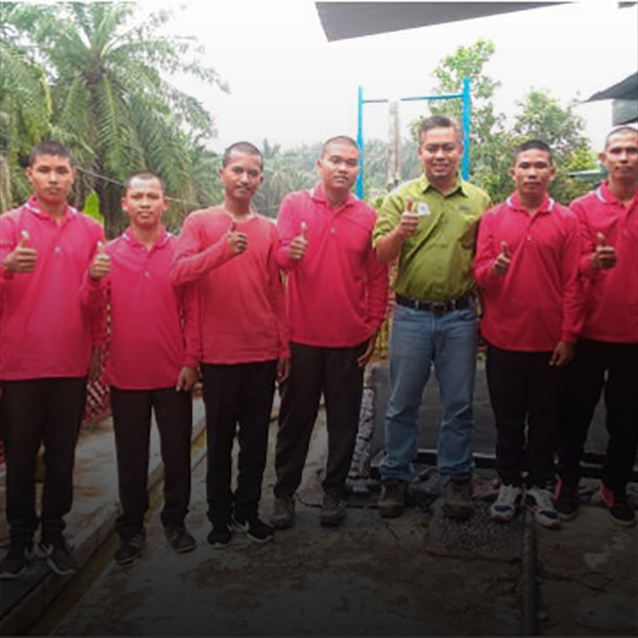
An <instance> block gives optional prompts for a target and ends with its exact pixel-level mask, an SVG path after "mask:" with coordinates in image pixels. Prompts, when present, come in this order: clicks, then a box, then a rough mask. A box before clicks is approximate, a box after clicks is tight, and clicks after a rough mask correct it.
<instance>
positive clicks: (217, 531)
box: [208, 519, 233, 549]
mask: <svg viewBox="0 0 638 638" xmlns="http://www.w3.org/2000/svg"><path fill="white" fill-rule="evenodd" d="M232 535H233V529H232V527H231V525H230V522H229V521H228V519H223V520H222V519H220V520H215V521H213V529H212V530H211V531H210V533H209V534H208V542H209V543H210V544H211V545H212V546H213V547H214V548H216V549H218V548H220V547H225V546H226V545H228V543H230V539H231V537H232Z"/></svg>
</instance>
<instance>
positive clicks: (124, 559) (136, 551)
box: [115, 530, 146, 565]
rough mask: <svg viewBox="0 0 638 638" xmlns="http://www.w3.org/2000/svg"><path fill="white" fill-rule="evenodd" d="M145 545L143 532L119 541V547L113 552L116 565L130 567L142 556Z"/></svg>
mask: <svg viewBox="0 0 638 638" xmlns="http://www.w3.org/2000/svg"><path fill="white" fill-rule="evenodd" d="M145 544H146V534H145V533H144V531H143V530H142V531H139V532H138V533H137V534H135V535H134V536H129V537H128V538H122V539H120V546H119V547H118V549H117V551H116V552H115V562H116V563H117V564H118V565H130V564H131V563H132V562H133V561H135V560H137V559H138V558H139V557H140V556H141V555H142V549H143V548H144V545H145Z"/></svg>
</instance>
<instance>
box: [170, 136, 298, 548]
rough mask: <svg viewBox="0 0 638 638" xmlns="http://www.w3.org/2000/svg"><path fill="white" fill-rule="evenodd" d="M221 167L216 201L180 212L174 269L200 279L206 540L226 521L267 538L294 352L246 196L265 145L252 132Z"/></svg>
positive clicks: (269, 242) (273, 246) (269, 225)
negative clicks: (272, 441) (271, 471)
mask: <svg viewBox="0 0 638 638" xmlns="http://www.w3.org/2000/svg"><path fill="white" fill-rule="evenodd" d="M219 177H220V179H221V182H222V184H223V186H224V201H223V203H222V205H221V206H213V207H211V208H206V209H204V210H199V211H195V212H193V213H191V214H190V215H189V216H188V217H187V218H186V221H185V222H184V227H183V229H182V233H181V235H180V237H179V242H178V246H177V251H176V253H175V259H174V261H173V266H172V270H171V273H172V277H173V280H174V281H176V282H189V281H195V282H198V283H199V288H200V291H201V297H202V349H203V355H202V360H203V364H202V372H203V375H204V404H205V405H206V435H207V441H208V443H207V446H208V455H207V460H208V468H207V474H206V497H207V500H208V519H209V520H210V522H211V523H212V525H213V528H212V530H211V531H210V533H209V535H208V542H209V543H210V544H211V545H212V546H213V547H215V548H221V547H224V546H225V545H226V544H228V543H229V542H230V540H231V536H232V527H231V522H232V523H234V524H235V526H236V527H238V528H240V529H241V530H242V531H244V532H245V533H246V535H247V536H248V538H249V539H250V540H252V541H255V542H258V543H265V542H268V541H271V540H272V539H273V529H272V527H271V526H270V525H268V524H267V523H265V522H264V521H262V520H261V518H260V517H259V501H260V499H261V484H262V479H263V473H264V468H265V466H266V454H267V451H268V430H269V426H270V414H271V410H272V402H273V397H274V393H275V383H276V380H277V379H278V380H279V381H283V380H284V379H285V378H286V376H287V374H288V365H289V356H290V355H289V349H288V331H287V327H286V321H285V314H284V296H283V283H282V279H281V273H280V271H279V268H278V267H277V262H276V258H275V254H276V251H277V230H276V228H275V224H274V223H273V221H272V220H271V219H268V218H266V217H263V216H262V215H259V214H258V213H257V212H256V211H255V210H254V209H253V207H252V205H251V202H252V199H253V197H254V195H255V193H256V192H257V189H258V188H259V186H260V184H261V183H262V181H263V179H264V178H263V158H262V155H261V153H260V152H259V150H258V149H257V148H256V147H255V146H254V145H253V144H250V143H249V142H237V143H235V144H232V145H231V146H229V147H228V148H227V149H226V151H225V153H224V157H223V159H222V168H221V169H220V171H219ZM238 426H239V427H238ZM237 431H238V432H237ZM236 432H237V438H238V441H239V455H238V460H237V469H238V475H237V489H236V490H235V492H234V493H233V491H232V481H231V476H232V449H233V443H234V441H235V434H236Z"/></svg>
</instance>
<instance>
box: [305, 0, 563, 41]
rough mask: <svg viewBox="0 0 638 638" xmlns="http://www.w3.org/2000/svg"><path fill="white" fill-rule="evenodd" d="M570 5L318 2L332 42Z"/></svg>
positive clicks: (317, 5)
mask: <svg viewBox="0 0 638 638" xmlns="http://www.w3.org/2000/svg"><path fill="white" fill-rule="evenodd" d="M571 1H573V0H569V2H571ZM569 2H315V6H316V7H317V12H318V13H319V19H320V20H321V26H322V27H323V30H324V33H325V34H326V37H327V38H328V41H330V42H332V41H334V40H344V39H347V38H357V37H361V36H365V35H373V34H376V33H386V32H389V31H401V30H403V29H415V28H417V27H425V26H431V25H434V24H444V23H446V22H458V21H460V20H471V19H475V18H484V17H487V16H493V15H498V14H501V13H510V12H512V11H524V10H526V9H538V8H540V7H548V6H552V5H556V4H569Z"/></svg>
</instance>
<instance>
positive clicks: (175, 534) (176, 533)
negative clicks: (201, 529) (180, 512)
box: [164, 523, 197, 554]
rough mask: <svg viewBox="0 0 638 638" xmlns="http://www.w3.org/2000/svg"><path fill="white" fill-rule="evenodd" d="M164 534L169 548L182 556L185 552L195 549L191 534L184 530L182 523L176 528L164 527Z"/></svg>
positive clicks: (184, 526)
mask: <svg viewBox="0 0 638 638" xmlns="http://www.w3.org/2000/svg"><path fill="white" fill-rule="evenodd" d="M164 534H166V538H167V539H168V542H169V543H170V544H171V547H172V548H173V549H174V550H175V551H176V552H177V553H178V554H184V553H185V552H192V551H193V550H194V549H195V546H196V545H197V543H196V542H195V539H194V538H193V537H192V535H191V533H190V532H189V531H188V530H187V529H186V525H184V524H183V523H182V524H181V525H179V526H176V527H166V528H165V529H164Z"/></svg>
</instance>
